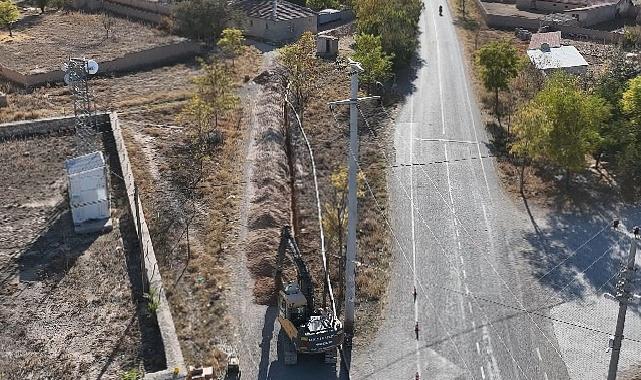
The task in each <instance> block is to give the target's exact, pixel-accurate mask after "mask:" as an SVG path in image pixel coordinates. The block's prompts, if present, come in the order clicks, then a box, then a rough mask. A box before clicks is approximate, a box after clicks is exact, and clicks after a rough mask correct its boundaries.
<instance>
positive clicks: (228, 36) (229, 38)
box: [218, 28, 245, 65]
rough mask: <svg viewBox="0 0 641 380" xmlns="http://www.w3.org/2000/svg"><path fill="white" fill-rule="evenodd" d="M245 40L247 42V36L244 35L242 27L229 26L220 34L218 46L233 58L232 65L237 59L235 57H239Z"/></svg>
mask: <svg viewBox="0 0 641 380" xmlns="http://www.w3.org/2000/svg"><path fill="white" fill-rule="evenodd" d="M244 42H245V37H243V32H242V31H241V30H240V29H234V28H227V29H224V30H223V32H222V33H221V34H220V39H219V40H218V47H219V48H220V49H221V50H222V51H223V53H225V54H226V55H227V56H228V57H231V58H232V65H233V64H234V61H235V57H237V56H238V55H239V54H240V53H241V52H242V51H243V43H244Z"/></svg>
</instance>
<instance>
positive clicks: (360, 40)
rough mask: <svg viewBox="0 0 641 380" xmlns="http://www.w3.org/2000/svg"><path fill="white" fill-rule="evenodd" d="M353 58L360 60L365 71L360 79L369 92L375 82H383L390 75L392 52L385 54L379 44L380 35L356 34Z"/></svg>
mask: <svg viewBox="0 0 641 380" xmlns="http://www.w3.org/2000/svg"><path fill="white" fill-rule="evenodd" d="M353 58H354V60H355V61H357V62H360V63H361V65H362V66H363V69H364V70H365V72H363V74H361V76H360V79H361V80H362V81H363V83H364V84H365V85H366V86H367V90H368V91H367V92H370V90H371V86H372V85H375V84H376V82H385V81H386V80H388V79H389V78H390V77H391V76H392V60H393V59H394V54H385V52H384V51H383V47H382V46H381V37H380V36H374V35H371V34H359V35H357V36H356V51H355V52H354V57H353Z"/></svg>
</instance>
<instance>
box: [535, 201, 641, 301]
mask: <svg viewBox="0 0 641 380" xmlns="http://www.w3.org/2000/svg"><path fill="white" fill-rule="evenodd" d="M577 192H580V191H579V190H578V189H577ZM573 195H574V194H569V195H568V196H570V197H573ZM576 199H581V197H580V196H579V197H576ZM524 204H525V207H526V210H527V212H528V214H529V216H530V221H531V223H532V224H533V226H534V231H533V232H531V233H528V234H527V235H526V240H527V241H528V242H529V243H530V244H531V246H532V247H533V249H531V250H529V251H525V252H523V256H524V258H525V259H526V260H527V261H528V263H529V264H530V268H531V271H532V275H533V276H534V277H535V278H536V280H537V281H538V282H539V283H540V284H541V285H543V286H544V287H546V288H548V289H551V290H552V291H554V292H555V293H556V294H557V296H558V297H560V298H562V299H563V300H564V301H573V300H582V299H584V298H585V297H587V296H592V295H595V294H596V295H601V294H603V293H606V292H609V293H612V292H614V286H615V284H616V281H617V274H618V272H619V270H620V269H621V266H622V265H623V263H624V258H625V256H626V255H627V252H628V250H629V248H630V243H629V240H628V239H627V238H626V237H625V235H624V234H622V233H621V232H617V231H615V230H614V229H613V228H612V227H611V225H612V221H613V220H614V219H617V218H620V220H621V221H622V222H623V223H624V224H625V225H626V226H628V227H629V226H633V225H636V224H638V223H639V217H640V215H639V212H640V211H641V210H640V209H639V208H637V207H630V208H625V209H624V210H623V211H622V212H620V213H618V212H616V211H613V207H611V205H612V204H613V203H609V202H599V201H598V200H596V199H594V198H589V200H587V199H586V200H584V201H583V202H581V201H577V202H576V203H575V204H574V206H572V207H568V206H567V203H566V202H557V203H556V207H555V208H554V210H552V212H550V213H548V214H547V215H546V216H545V219H544V220H543V221H539V222H537V221H536V218H535V216H534V215H533V213H532V210H531V209H530V206H529V205H528V202H527V199H524ZM615 215H616V216H615ZM620 228H621V227H620ZM633 310H635V312H637V313H639V312H640V310H639V308H638V307H635V308H633Z"/></svg>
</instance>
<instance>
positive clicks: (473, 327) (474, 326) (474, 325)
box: [472, 321, 476, 332]
mask: <svg viewBox="0 0 641 380" xmlns="http://www.w3.org/2000/svg"><path fill="white" fill-rule="evenodd" d="M472 329H474V332H476V322H474V321H472Z"/></svg>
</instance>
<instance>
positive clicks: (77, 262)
mask: <svg viewBox="0 0 641 380" xmlns="http://www.w3.org/2000/svg"><path fill="white" fill-rule="evenodd" d="M73 155H74V139H73V137H72V136H47V137H41V138H34V139H29V140H19V141H4V142H0V160H1V161H2V162H3V165H2V167H1V168H0V182H1V183H2V184H3V205H2V208H1V209H0V324H2V326H3V328H2V329H1V330H0V377H2V378H6V379H22V378H33V379H45V378H47V379H49V378H72V377H76V376H77V374H79V373H82V374H83V376H86V377H91V378H97V377H100V376H102V377H104V378H119V377H120V376H121V374H122V373H123V372H125V371H127V370H130V369H140V370H141V371H142V370H146V371H150V372H153V371H157V370H159V369H162V368H164V365H165V364H164V354H163V352H164V351H163V348H162V341H161V340H160V334H159V332H158V329H157V326H156V322H155V318H154V317H153V314H151V313H149V312H147V309H146V302H145V301H144V299H143V297H142V288H141V278H142V277H141V274H140V262H139V259H137V257H138V248H137V246H136V238H135V235H134V233H133V232H132V228H133V225H132V224H131V218H130V215H129V212H128V207H127V206H126V205H127V204H126V203H125V201H124V190H123V187H124V186H122V185H119V184H118V182H117V181H116V177H112V180H111V183H112V188H111V190H112V199H113V201H112V220H113V223H114V228H113V230H112V231H111V232H109V233H105V234H102V235H98V234H88V235H77V234H75V232H74V231H73V223H72V221H71V215H70V211H69V208H68V196H67V194H66V175H65V173H64V169H63V164H64V160H65V159H67V158H70V157H73ZM5 185H6V186H5Z"/></svg>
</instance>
